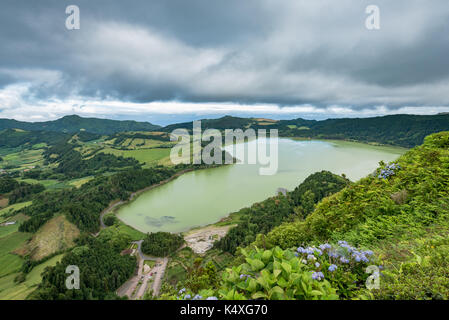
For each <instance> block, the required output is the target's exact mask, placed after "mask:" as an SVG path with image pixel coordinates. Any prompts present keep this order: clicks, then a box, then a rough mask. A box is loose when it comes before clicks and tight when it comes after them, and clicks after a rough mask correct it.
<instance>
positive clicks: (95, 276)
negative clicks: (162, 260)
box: [31, 237, 136, 300]
mask: <svg viewBox="0 0 449 320" xmlns="http://www.w3.org/2000/svg"><path fill="white" fill-rule="evenodd" d="M120 249H121V248H120ZM69 265H75V266H78V268H79V271H80V289H79V290H69V289H67V287H66V278H67V276H68V275H67V274H66V267H67V266H69ZM135 268H136V258H135V257H131V256H129V255H124V256H122V255H120V251H119V250H117V249H116V248H114V247H113V246H110V245H109V243H107V242H102V241H101V240H100V239H95V238H92V237H82V238H81V239H80V240H79V241H78V246H77V247H75V248H73V249H72V251H70V252H69V253H67V254H66V255H65V256H64V257H63V258H62V260H61V263H57V264H56V266H54V267H50V268H48V269H46V271H45V272H44V274H43V280H42V283H41V284H40V285H39V287H38V289H37V290H36V291H35V292H34V293H33V294H32V296H31V298H32V299H40V300H61V299H64V300H66V299H116V298H117V296H116V295H115V293H114V292H115V290H116V289H118V288H119V287H120V286H121V285H122V284H123V283H124V282H125V281H126V280H127V279H129V278H130V277H131V275H132V274H133V273H134V270H135Z"/></svg>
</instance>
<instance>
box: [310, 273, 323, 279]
mask: <svg viewBox="0 0 449 320" xmlns="http://www.w3.org/2000/svg"><path fill="white" fill-rule="evenodd" d="M312 279H313V280H318V281H320V280H323V279H324V274H323V273H322V272H314V273H312Z"/></svg>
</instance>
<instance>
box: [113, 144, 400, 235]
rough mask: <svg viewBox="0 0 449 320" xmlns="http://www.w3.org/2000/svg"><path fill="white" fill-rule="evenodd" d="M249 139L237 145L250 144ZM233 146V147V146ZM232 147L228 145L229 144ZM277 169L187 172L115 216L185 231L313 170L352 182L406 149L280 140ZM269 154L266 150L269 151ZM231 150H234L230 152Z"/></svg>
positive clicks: (290, 185)
mask: <svg viewBox="0 0 449 320" xmlns="http://www.w3.org/2000/svg"><path fill="white" fill-rule="evenodd" d="M248 143H256V141H251V142H247V143H245V144H241V145H240V146H239V147H245V148H246V147H247V144H248ZM231 147H232V146H231ZM226 148H227V150H228V151H231V149H229V148H230V147H226ZM278 148H279V151H278V155H279V156H278V159H279V162H278V170H277V173H276V174H275V175H266V176H264V175H259V168H260V165H258V164H255V165H254V164H234V165H227V166H222V167H219V168H212V169H204V170H198V171H193V172H188V173H186V174H183V175H182V176H180V177H178V178H176V179H174V180H173V181H170V182H168V183H166V184H164V185H161V186H159V187H157V188H154V189H151V190H148V191H146V192H144V193H142V194H140V195H139V196H138V197H136V198H135V199H134V200H133V201H131V202H130V203H128V204H126V205H124V206H122V207H121V208H120V209H119V210H118V212H117V216H118V217H119V218H120V219H121V220H122V221H123V222H125V223H126V224H128V225H130V226H132V227H134V228H136V229H138V230H140V231H143V232H156V231H168V232H182V231H186V230H189V229H191V228H193V227H198V226H204V225H207V224H211V223H214V222H217V221H219V220H220V219H221V218H223V217H226V216H227V215H229V214H230V213H232V212H235V211H238V210H239V209H241V208H244V207H248V206H250V205H251V204H253V203H255V202H258V201H262V200H264V199H266V198H268V197H270V196H273V195H275V193H276V190H277V189H278V188H286V189H287V190H292V189H294V188H295V187H296V186H297V185H299V184H300V183H301V182H302V181H303V180H304V179H305V178H307V176H309V175H310V174H312V173H314V172H317V171H321V170H329V171H331V172H333V173H335V174H342V173H344V174H346V176H347V177H348V178H349V179H351V180H352V181H357V180H358V179H360V178H362V177H364V176H366V175H368V174H370V173H372V172H373V171H374V170H375V169H376V168H377V167H378V163H379V161H381V160H383V161H385V162H388V161H393V160H395V159H397V158H398V157H399V156H400V155H401V154H402V153H404V152H405V149H402V148H393V147H380V146H371V145H367V144H362V143H354V142H342V141H318V140H312V141H301V140H291V139H284V138H280V139H279V144H278ZM267 152H268V151H267ZM231 153H232V152H231Z"/></svg>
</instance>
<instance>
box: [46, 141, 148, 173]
mask: <svg viewBox="0 0 449 320" xmlns="http://www.w3.org/2000/svg"><path fill="white" fill-rule="evenodd" d="M76 147H77V145H76V144H71V143H66V142H64V143H61V144H57V145H54V146H52V147H50V148H48V149H47V150H46V151H45V152H44V157H45V159H46V161H47V162H49V163H58V167H57V168H56V169H55V170H54V171H55V172H56V173H63V174H64V175H66V176H67V177H69V178H80V177H85V176H89V175H94V174H100V173H104V172H110V171H117V170H118V169H120V168H125V167H134V168H138V167H140V165H139V162H138V161H137V160H135V159H133V158H123V157H122V156H118V157H117V156H115V155H113V154H105V153H99V154H96V155H94V156H93V157H91V158H88V159H83V157H82V156H81V153H79V152H78V151H76V150H75V148H76Z"/></svg>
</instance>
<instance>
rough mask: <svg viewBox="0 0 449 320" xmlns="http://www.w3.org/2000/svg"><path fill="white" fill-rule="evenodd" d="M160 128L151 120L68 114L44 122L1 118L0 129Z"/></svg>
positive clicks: (110, 130)
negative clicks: (87, 116)
mask: <svg viewBox="0 0 449 320" xmlns="http://www.w3.org/2000/svg"><path fill="white" fill-rule="evenodd" d="M159 128H161V127H160V126H158V125H155V124H152V123H150V122H138V121H134V120H111V119H101V118H84V117H80V116H78V115H68V116H64V117H62V118H59V119H57V120H51V121H44V122H25V121H18V120H14V119H4V118H3V119H0V130H4V129H22V130H27V131H55V132H68V133H76V132H79V131H80V130H85V131H88V132H91V133H97V134H113V133H117V132H124V131H153V130H156V129H159Z"/></svg>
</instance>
